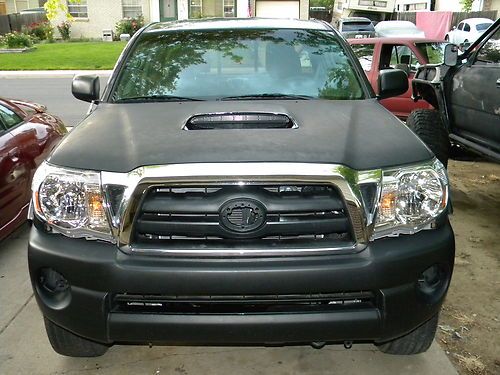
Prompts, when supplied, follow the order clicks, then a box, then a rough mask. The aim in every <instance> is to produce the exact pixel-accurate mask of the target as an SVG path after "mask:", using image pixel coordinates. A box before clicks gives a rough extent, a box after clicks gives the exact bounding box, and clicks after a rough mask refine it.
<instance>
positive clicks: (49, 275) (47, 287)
mask: <svg viewBox="0 0 500 375" xmlns="http://www.w3.org/2000/svg"><path fill="white" fill-rule="evenodd" d="M37 281H38V282H37V285H36V286H37V292H38V295H39V296H40V298H41V299H42V301H43V302H44V303H45V304H46V305H47V306H49V307H51V308H53V309H62V308H64V307H66V306H67V305H68V304H69V302H70V299H71V288H70V284H69V282H68V280H66V279H65V278H64V276H63V275H61V274H60V273H59V272H57V271H56V270H54V269H52V268H42V269H41V270H40V272H39V276H38V280H37Z"/></svg>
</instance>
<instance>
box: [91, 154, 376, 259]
mask: <svg viewBox="0 0 500 375" xmlns="http://www.w3.org/2000/svg"><path fill="white" fill-rule="evenodd" d="M101 181H102V185H103V190H104V192H106V191H107V189H108V187H111V186H116V185H118V186H124V188H125V191H124V193H123V198H122V200H121V203H120V205H119V207H118V210H116V211H117V212H116V214H114V215H113V214H112V210H111V209H110V204H109V196H107V195H106V202H105V203H106V206H107V208H108V209H107V212H108V215H109V217H108V218H109V221H110V223H111V225H112V231H113V235H114V237H115V238H116V240H117V244H118V246H119V247H120V249H121V250H122V251H123V252H125V253H128V254H149V255H154V254H156V255H157V254H165V255H177V256H189V255H192V256H276V255H286V254H294V255H301V254H302V255H304V254H310V255H313V254H325V253H326V254H328V253H331V252H332V251H342V250H344V251H353V252H354V251H360V250H362V249H363V248H364V247H366V245H367V244H368V242H369V240H370V237H371V235H372V233H373V228H374V218H375V214H376V204H373V205H372V206H373V207H375V209H373V210H372V211H371V212H370V211H369V210H367V209H366V208H365V207H366V206H367V205H366V204H365V203H364V202H363V197H362V194H361V190H360V185H362V184H368V183H371V184H376V186H377V193H376V194H375V198H376V200H377V201H378V197H379V195H380V186H381V181H382V170H381V169H377V170H370V171H356V170H353V169H351V168H349V167H346V166H343V165H337V164H309V163H195V164H170V165H158V166H145V167H139V168H137V169H134V170H133V171H131V172H129V173H115V172H102V173H101ZM262 183H273V184H281V183H282V184H294V183H295V184H327V185H333V186H335V187H336V188H337V189H338V190H339V191H340V193H341V197H342V199H343V200H344V203H345V207H347V210H348V214H349V218H350V222H351V225H352V229H353V236H354V240H355V243H353V244H352V245H349V246H348V247H340V248H331V247H328V248H324V247H318V248H314V249H300V248H297V249H289V248H287V249H282V250H280V249H272V250H261V249H258V250H252V249H245V250H241V249H237V248H235V249H224V250H215V249H214V250H210V249H208V250H203V251H200V250H196V249H193V250H178V251H177V250H175V249H162V248H158V249H145V248H140V247H137V246H132V245H131V236H132V225H133V222H134V218H135V215H136V211H137V208H138V206H139V204H140V202H141V199H142V198H143V196H144V194H145V192H147V190H148V189H149V188H151V187H153V186H159V187H161V186H168V187H176V186H200V185H203V186H207V187H210V186H217V185H220V184H225V185H236V186H238V185H240V186H241V185H252V184H262Z"/></svg>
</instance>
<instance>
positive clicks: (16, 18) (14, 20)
mask: <svg viewBox="0 0 500 375" xmlns="http://www.w3.org/2000/svg"><path fill="white" fill-rule="evenodd" d="M43 21H47V17H46V16H45V14H44V13H28V14H19V13H14V14H8V15H6V16H0V35H4V34H7V33H10V32H12V31H21V30H22V28H23V26H29V25H31V24H33V23H38V22H43Z"/></svg>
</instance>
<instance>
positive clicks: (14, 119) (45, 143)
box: [0, 98, 66, 240]
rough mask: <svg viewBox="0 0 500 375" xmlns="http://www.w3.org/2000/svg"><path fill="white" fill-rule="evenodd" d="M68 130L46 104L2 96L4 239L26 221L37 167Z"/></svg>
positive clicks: (0, 231) (0, 208)
mask: <svg viewBox="0 0 500 375" xmlns="http://www.w3.org/2000/svg"><path fill="white" fill-rule="evenodd" d="M64 134H66V128H65V126H64V124H63V123H62V122H61V120H60V119H58V118H57V117H55V116H52V115H50V114H48V113H47V112H46V110H45V107H44V106H41V105H39V104H34V103H29V102H25V101H18V100H7V99H2V98H0V240H2V239H4V238H5V237H6V236H7V235H9V234H10V233H12V231H13V230H15V229H16V228H17V227H18V226H19V225H21V224H22V223H23V222H25V221H26V218H27V213H28V204H29V201H30V198H31V195H30V192H31V179H32V177H33V174H34V173H35V169H36V168H37V167H38V165H39V164H40V163H41V162H42V161H43V160H44V159H45V158H46V157H47V156H48V155H49V153H50V152H51V151H52V149H53V148H54V147H55V146H56V145H57V144H58V143H59V141H60V140H61V138H62V136H63V135H64Z"/></svg>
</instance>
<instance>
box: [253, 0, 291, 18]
mask: <svg viewBox="0 0 500 375" xmlns="http://www.w3.org/2000/svg"><path fill="white" fill-rule="evenodd" d="M256 16H257V17H267V18H300V2H299V1H283V0H278V1H269V0H257V2H256Z"/></svg>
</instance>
